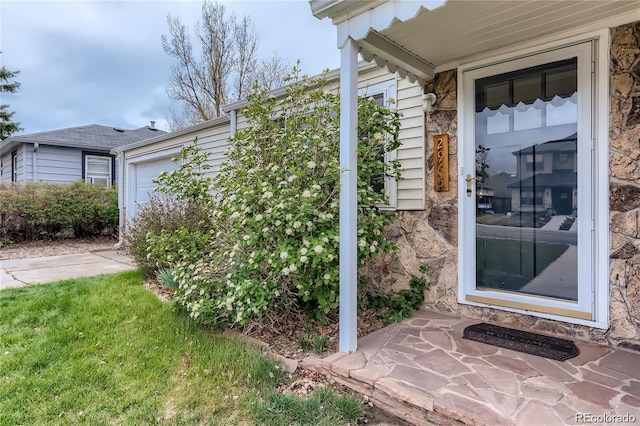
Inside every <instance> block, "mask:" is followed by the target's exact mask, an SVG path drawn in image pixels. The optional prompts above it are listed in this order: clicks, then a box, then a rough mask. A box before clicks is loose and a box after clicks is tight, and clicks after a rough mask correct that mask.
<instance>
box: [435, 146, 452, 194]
mask: <svg viewBox="0 0 640 426" xmlns="http://www.w3.org/2000/svg"><path fill="white" fill-rule="evenodd" d="M433 186H434V189H435V190H436V191H437V192H441V191H448V190H449V135H435V136H434V137H433Z"/></svg>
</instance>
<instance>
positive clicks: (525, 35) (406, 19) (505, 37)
mask: <svg viewBox="0 0 640 426" xmlns="http://www.w3.org/2000/svg"><path fill="white" fill-rule="evenodd" d="M317 1H318V0H312V1H311V4H312V10H314V3H316V2H317ZM330 3H332V6H333V8H334V9H333V10H334V11H335V14H334V15H330V14H327V13H328V12H327V10H330V9H328V8H326V7H325V8H324V9H323V10H324V16H329V17H331V18H332V19H333V22H334V23H336V25H337V27H338V46H341V45H342V44H343V43H344V41H345V40H346V39H347V37H351V38H353V39H354V40H356V41H357V42H358V44H359V45H360V47H361V49H362V52H361V53H362V54H363V56H364V57H365V59H367V60H371V59H374V60H376V62H377V63H378V65H380V66H384V65H386V66H388V67H389V69H390V70H391V71H396V70H397V71H401V75H402V76H407V77H409V78H410V79H411V80H413V81H415V80H425V79H429V78H431V77H432V75H433V70H434V69H435V68H437V67H442V66H444V65H447V64H452V63H456V62H460V61H463V60H464V59H466V58H470V57H474V56H477V55H481V54H482V53H486V52H490V51H495V50H499V49H503V48H507V47H511V46H516V45H519V44H524V43H527V42H531V41H533V40H537V39H542V38H544V37H547V36H551V35H553V34H557V33H562V32H567V31H571V30H573V29H575V28H580V27H587V26H589V25H590V24H592V23H594V22H597V21H604V20H607V19H612V18H615V17H622V19H621V20H623V21H626V22H633V21H636V20H640V1H639V0H555V1H551V0H549V1H541V0H518V1H514V0H502V1H500V0H448V1H446V3H444V4H442V3H443V2H442V1H440V2H437V1H424V0H423V1H400V0H388V1H386V2H383V3H380V2H375V5H374V3H370V4H369V5H370V6H372V7H369V8H368V9H365V10H364V11H362V10H363V7H362V5H359V7H360V10H354V9H353V8H355V5H357V4H359V3H360V2H358V3H351V2H348V1H346V2H340V1H335V0H334V1H331V2H330ZM341 3H346V4H351V5H352V9H345V8H344V5H343V7H342V9H340V7H339V6H340V4H341ZM318 6H319V5H317V4H316V8H318ZM325 6H326V5H325ZM430 9H431V10H430ZM316 16H318V17H322V15H321V14H316Z"/></svg>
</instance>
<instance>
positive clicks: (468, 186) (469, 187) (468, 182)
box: [465, 173, 478, 197]
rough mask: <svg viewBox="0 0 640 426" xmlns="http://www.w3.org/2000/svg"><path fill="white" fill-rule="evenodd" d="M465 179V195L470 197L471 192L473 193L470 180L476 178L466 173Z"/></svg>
mask: <svg viewBox="0 0 640 426" xmlns="http://www.w3.org/2000/svg"><path fill="white" fill-rule="evenodd" d="M465 180H466V181H467V197H471V194H472V193H473V190H472V187H471V182H473V181H474V180H478V178H476V177H474V176H471V175H470V174H468V173H467V178H466V179H465Z"/></svg>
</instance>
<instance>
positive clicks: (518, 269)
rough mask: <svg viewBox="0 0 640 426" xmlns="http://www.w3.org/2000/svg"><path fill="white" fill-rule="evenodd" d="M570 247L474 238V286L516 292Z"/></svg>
mask: <svg viewBox="0 0 640 426" xmlns="http://www.w3.org/2000/svg"><path fill="white" fill-rule="evenodd" d="M567 248H569V246H567V245H565V244H547V243H540V242H535V243H534V242H533V241H517V240H503V239H496V238H480V237H478V238H477V239H476V260H477V261H476V285H477V286H478V287H489V288H494V289H502V290H519V289H521V288H522V287H524V285H526V284H527V283H528V282H530V281H531V280H532V279H533V278H535V277H536V276H538V274H540V273H541V272H542V271H544V270H545V268H546V267H547V266H549V265H550V264H551V263H552V262H553V261H554V260H556V259H557V258H558V257H560V256H561V255H562V253H564V252H565V251H566V250H567Z"/></svg>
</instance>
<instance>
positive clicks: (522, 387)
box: [302, 310, 640, 426]
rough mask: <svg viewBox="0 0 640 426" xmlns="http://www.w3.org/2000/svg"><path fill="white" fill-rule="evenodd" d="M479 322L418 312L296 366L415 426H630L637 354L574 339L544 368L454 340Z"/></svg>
mask: <svg viewBox="0 0 640 426" xmlns="http://www.w3.org/2000/svg"><path fill="white" fill-rule="evenodd" d="M479 322H482V321H481V320H471V319H466V318H459V317H455V316H450V315H444V314H439V313H435V312H429V311H424V310H420V311H418V312H416V313H415V314H414V316H413V317H412V318H410V319H408V320H405V321H403V322H402V323H397V324H392V325H390V326H388V327H386V328H384V329H382V330H378V331H376V332H374V333H372V334H370V335H368V336H366V337H363V338H362V339H360V340H359V342H358V350H357V351H356V352H353V353H350V354H347V353H343V352H339V353H336V354H333V355H330V356H329V357H327V358H324V359H317V358H315V359H314V358H308V359H305V360H304V361H303V362H302V365H303V366H305V367H307V368H310V369H319V370H321V371H324V372H325V373H326V374H328V375H330V376H332V377H333V378H334V379H335V380H336V381H337V382H339V383H342V384H344V385H346V386H348V387H350V388H352V389H354V390H356V391H358V392H360V393H362V394H364V395H367V396H368V397H369V399H370V401H372V402H373V403H374V404H375V405H378V406H379V407H380V408H383V409H385V410H387V411H389V412H391V413H393V414H394V415H396V416H398V417H400V418H402V419H404V420H406V421H408V422H410V423H412V424H416V425H433V424H437V425H475V426H479V425H487V426H500V425H514V426H542V425H550V426H558V425H576V424H588V423H591V424H622V423H632V424H633V423H635V424H637V423H638V422H640V352H634V351H628V350H625V349H621V348H612V347H607V346H598V345H595V344H590V343H584V342H577V341H576V342H575V343H576V345H577V346H578V348H579V349H580V355H578V356H577V357H575V358H572V359H569V360H567V361H565V362H560V361H554V360H550V359H547V358H542V357H538V356H534V355H528V354H524V353H521V352H516V351H512V350H509V349H502V348H499V347H496V346H491V345H487V344H484V343H480V342H475V341H470V340H466V339H463V337H462V334H463V330H464V328H465V327H466V326H468V325H471V324H476V323H479Z"/></svg>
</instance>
